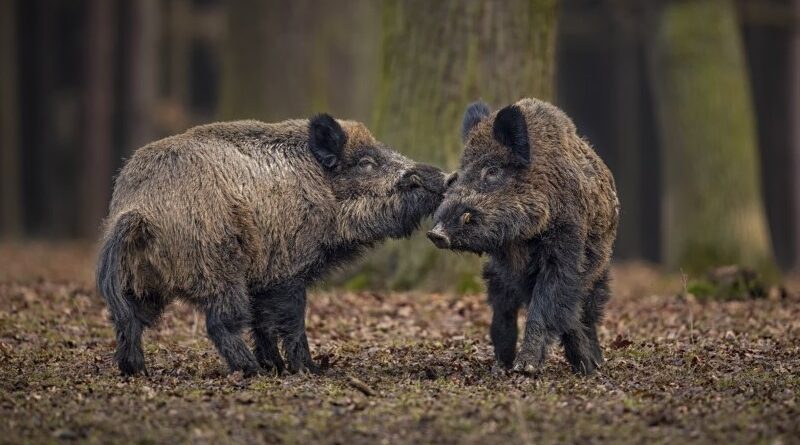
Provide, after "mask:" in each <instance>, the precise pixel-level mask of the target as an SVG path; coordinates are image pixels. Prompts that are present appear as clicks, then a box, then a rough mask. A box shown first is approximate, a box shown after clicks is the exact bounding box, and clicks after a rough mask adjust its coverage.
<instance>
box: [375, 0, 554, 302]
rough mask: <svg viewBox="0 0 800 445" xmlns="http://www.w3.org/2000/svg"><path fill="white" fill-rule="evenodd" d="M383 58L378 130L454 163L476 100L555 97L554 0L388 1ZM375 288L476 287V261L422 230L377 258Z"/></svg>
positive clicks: (417, 152)
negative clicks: (467, 112) (439, 247)
mask: <svg viewBox="0 0 800 445" xmlns="http://www.w3.org/2000/svg"><path fill="white" fill-rule="evenodd" d="M382 6H383V11H382V17H383V19H382V23H383V30H382V32H383V38H382V53H381V54H382V55H381V64H380V69H381V72H380V79H379V84H378V85H379V90H378V95H377V100H376V106H375V113H374V125H373V129H374V132H375V135H376V137H377V138H378V139H380V140H382V141H384V142H386V143H388V144H390V145H391V146H393V147H395V148H396V149H398V150H400V151H402V152H403V153H405V154H406V155H409V156H411V157H412V158H414V159H416V160H419V161H426V162H430V163H433V164H435V165H439V166H442V167H446V168H448V169H453V168H455V167H456V166H457V164H458V160H459V158H460V156H461V148H462V147H461V141H460V137H459V128H460V122H461V118H462V113H463V112H464V109H465V108H466V106H467V104H469V103H470V102H472V101H474V100H477V99H483V100H485V101H487V102H488V103H489V104H490V105H492V106H493V107H495V108H497V107H500V106H504V105H506V104H509V103H513V102H515V101H517V100H518V99H520V98H523V97H530V96H533V97H538V98H542V99H547V100H549V99H551V98H552V94H553V90H554V88H553V86H554V85H553V79H554V68H555V64H554V56H555V25H556V1H555V0H512V1H506V2H495V1H491V0H482V1H470V2H459V1H455V0H448V1H436V2H430V1H425V0H409V1H401V0H385V1H384V2H383V3H382ZM370 264H371V265H372V266H373V267H379V268H380V269H381V270H379V271H377V272H376V274H375V277H374V278H373V284H375V285H383V284H385V285H388V286H389V287H393V288H410V287H412V286H417V285H419V284H420V283H419V282H420V281H425V282H426V283H423V284H428V287H433V288H436V287H439V288H441V287H451V288H452V286H453V285H455V287H456V289H457V290H461V291H471V290H475V289H476V285H478V284H477V283H479V281H480V280H479V279H478V274H477V272H478V260H477V259H475V258H473V257H465V256H456V255H453V254H451V253H448V252H444V253H443V252H437V251H436V250H435V248H433V246H431V245H430V242H428V241H427V240H426V239H425V238H424V236H423V235H420V234H419V233H418V234H417V235H415V236H414V238H413V239H412V240H407V241H402V242H399V243H394V242H393V243H389V245H388V246H387V247H386V250H383V251H381V252H379V253H377V254H375V255H372V258H371V259H370Z"/></svg>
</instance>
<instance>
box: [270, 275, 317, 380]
mask: <svg viewBox="0 0 800 445" xmlns="http://www.w3.org/2000/svg"><path fill="white" fill-rule="evenodd" d="M273 298H277V299H278V301H279V302H280V305H279V306H278V308H279V310H280V312H279V319H280V325H279V330H278V332H279V333H280V336H281V339H282V340H283V351H284V353H285V354H286V361H287V367H288V369H289V372H291V373H296V372H305V371H307V372H310V373H314V374H315V373H318V372H319V367H318V366H317V365H316V364H315V363H314V360H312V358H311V351H310V349H309V347H308V337H307V336H306V287H305V284H304V283H302V282H292V283H287V284H286V285H284V286H280V287H279V288H277V289H276V290H275V295H274V296H273Z"/></svg>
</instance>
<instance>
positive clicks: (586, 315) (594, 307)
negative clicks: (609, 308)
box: [581, 270, 611, 366]
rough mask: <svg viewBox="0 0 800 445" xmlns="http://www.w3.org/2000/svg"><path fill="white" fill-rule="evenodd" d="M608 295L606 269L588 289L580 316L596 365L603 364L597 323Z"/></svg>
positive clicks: (609, 292) (601, 315)
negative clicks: (581, 315)
mask: <svg viewBox="0 0 800 445" xmlns="http://www.w3.org/2000/svg"><path fill="white" fill-rule="evenodd" d="M610 297H611V291H610V290H609V288H608V270H606V271H605V272H604V273H603V275H602V276H601V277H600V279H599V280H597V282H596V283H595V285H594V287H593V288H592V289H591V290H590V291H589V295H587V297H586V302H585V304H584V307H583V317H582V318H581V322H582V323H583V326H584V330H585V331H586V337H587V338H588V339H589V349H590V351H591V355H592V359H593V360H594V362H595V365H596V366H600V365H601V364H603V350H602V349H601V348H600V341H599V340H598V338H597V324H598V323H599V322H600V320H602V318H603V310H604V309H605V305H606V303H607V302H608V299H609V298H610Z"/></svg>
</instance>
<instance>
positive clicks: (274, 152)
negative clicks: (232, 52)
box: [97, 115, 444, 375]
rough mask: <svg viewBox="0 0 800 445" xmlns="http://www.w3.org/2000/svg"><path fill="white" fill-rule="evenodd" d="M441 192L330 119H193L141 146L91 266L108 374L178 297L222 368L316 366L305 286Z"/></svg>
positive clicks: (406, 225)
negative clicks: (113, 339)
mask: <svg viewBox="0 0 800 445" xmlns="http://www.w3.org/2000/svg"><path fill="white" fill-rule="evenodd" d="M443 191H444V177H443V174H442V173H441V172H440V171H439V170H438V169H436V168H433V167H429V166H426V165H422V164H417V163H415V162H413V161H412V160H410V159H408V158H406V157H404V156H402V155H400V154H399V153H397V152H395V151H392V150H390V149H389V148H387V147H386V146H384V145H382V144H381V143H380V142H378V141H376V140H375V139H374V138H373V137H372V135H371V134H370V133H369V131H368V130H367V129H366V128H365V127H364V126H363V125H362V124H360V123H358V122H352V121H337V120H334V119H333V118H331V117H330V116H328V115H319V116H316V117H314V118H313V119H311V120H290V121H286V122H281V123H275V124H267V123H263V122H257V121H240V122H228V123H217V124H211V125H205V126H200V127H196V128H193V129H190V130H189V131H187V132H186V133H183V134H180V135H177V136H173V137H169V138H166V139H163V140H160V141H157V142H154V143H152V144H150V145H147V146H145V147H143V148H141V149H139V150H138V151H137V152H136V153H135V154H134V155H133V157H132V158H131V159H130V160H129V161H128V162H127V164H126V165H125V167H124V168H123V169H122V171H121V173H120V175H119V177H118V178H117V180H116V184H115V188H114V194H113V198H112V200H111V205H110V210H109V216H108V219H107V221H106V231H105V237H104V240H103V246H102V250H101V253H100V256H99V261H98V269H97V281H98V286H99V288H100V292H101V294H102V295H103V297H104V298H105V300H106V302H107V304H108V308H109V310H110V312H111V317H112V321H113V324H114V327H115V329H116V333H117V351H116V361H117V364H118V365H119V368H120V370H121V371H122V372H123V373H124V374H135V373H139V372H144V371H145V365H144V354H143V351H142V345H141V336H142V331H143V329H145V328H146V327H148V326H151V325H152V324H153V323H154V321H155V320H156V319H157V318H158V316H159V315H160V314H161V312H162V311H163V309H164V307H165V306H166V305H167V304H168V303H169V302H170V301H172V300H174V299H176V298H179V299H182V300H184V301H187V302H189V303H191V304H193V305H195V306H196V307H197V308H198V309H200V310H202V311H203V312H204V313H205V316H206V327H207V331H208V335H209V337H210V338H211V340H212V341H213V342H214V344H215V346H216V347H217V349H218V350H219V353H220V354H221V355H222V357H223V358H224V359H225V361H226V362H227V364H228V367H229V369H230V370H231V371H243V372H244V373H245V374H248V375H249V374H253V373H255V372H257V371H258V370H259V369H261V368H267V369H272V370H277V371H278V372H280V371H282V370H283V369H284V367H285V366H286V367H288V370H289V371H292V372H296V371H300V370H309V371H315V370H316V369H317V367H316V365H315V364H314V362H313V361H312V359H311V355H310V353H309V348H308V340H307V339H306V332H305V322H304V316H305V307H306V287H307V286H308V285H309V284H310V283H311V282H313V281H314V280H315V279H317V278H319V277H320V276H321V275H322V274H323V273H324V272H325V271H326V270H328V269H330V268H331V267H332V266H335V265H338V264H341V263H343V262H345V261H347V260H350V259H352V258H353V257H354V256H356V255H357V254H358V253H359V252H361V251H363V250H364V249H366V248H368V247H370V246H372V245H374V244H376V243H378V242H380V241H381V240H384V239H385V238H387V237H392V238H399V237H405V236H407V235H409V234H410V233H411V232H412V231H413V230H415V229H416V228H417V226H418V224H419V223H420V220H421V219H422V218H423V217H425V216H426V215H429V214H431V213H432V212H433V210H434V209H435V208H436V206H437V204H438V203H439V202H440V201H441V197H442V193H443ZM245 328H252V331H253V336H254V339H255V354H253V353H252V352H251V351H250V350H249V349H248V348H247V346H246V344H245V342H244V340H243V339H242V338H241V332H242V331H243V330H244V329H245ZM279 343H282V346H283V349H284V351H283V352H284V356H285V359H286V364H284V358H283V357H282V356H281V353H280V352H279V348H278V347H279Z"/></svg>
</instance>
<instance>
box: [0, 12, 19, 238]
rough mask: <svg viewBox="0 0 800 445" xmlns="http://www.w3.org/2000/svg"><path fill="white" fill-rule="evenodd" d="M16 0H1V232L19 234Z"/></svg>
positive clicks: (13, 236)
mask: <svg viewBox="0 0 800 445" xmlns="http://www.w3.org/2000/svg"><path fill="white" fill-rule="evenodd" d="M16 18H17V13H16V1H15V0H4V1H2V2H0V234H2V235H3V236H5V237H8V238H18V237H19V236H21V235H22V217H23V215H22V199H21V192H22V190H21V179H22V178H21V177H20V172H21V169H22V164H21V160H20V151H19V148H20V147H19V113H20V109H19V98H18V96H17V92H18V90H19V85H18V83H17V79H18V76H17V66H18V63H17V28H16V20H17V19H16Z"/></svg>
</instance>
